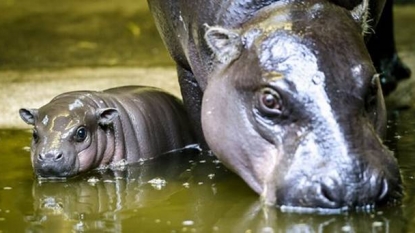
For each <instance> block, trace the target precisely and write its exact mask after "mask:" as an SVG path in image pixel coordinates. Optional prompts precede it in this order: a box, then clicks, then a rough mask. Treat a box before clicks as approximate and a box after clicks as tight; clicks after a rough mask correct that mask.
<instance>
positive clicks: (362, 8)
mask: <svg viewBox="0 0 415 233" xmlns="http://www.w3.org/2000/svg"><path fill="white" fill-rule="evenodd" d="M350 13H351V14H352V16H353V18H354V19H355V20H356V21H357V22H358V23H360V24H361V25H362V34H366V33H367V32H368V30H369V24H368V18H369V0H363V1H362V2H361V3H360V4H359V5H357V6H356V7H355V8H353V10H352V11H351V12H350Z"/></svg>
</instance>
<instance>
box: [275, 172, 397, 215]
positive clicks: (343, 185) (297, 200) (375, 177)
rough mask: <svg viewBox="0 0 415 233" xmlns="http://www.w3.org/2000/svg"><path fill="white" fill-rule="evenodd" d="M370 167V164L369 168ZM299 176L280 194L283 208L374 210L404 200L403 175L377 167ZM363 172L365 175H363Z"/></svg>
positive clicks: (286, 183) (286, 181) (285, 184)
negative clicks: (401, 179)
mask: <svg viewBox="0 0 415 233" xmlns="http://www.w3.org/2000/svg"><path fill="white" fill-rule="evenodd" d="M366 165H367V164H366ZM362 167H365V166H364V165H362V164H360V166H358V167H353V168H352V167H350V168H345V167H339V166H338V165H337V169H332V170H330V171H328V170H326V171H322V170H319V169H315V170H314V171H312V172H311V174H307V172H304V171H302V172H299V173H297V174H294V175H292V176H290V177H289V178H288V179H285V180H284V185H282V186H281V187H280V188H279V189H277V190H276V192H277V195H276V196H277V204H278V205H280V206H302V207H311V208H315V207H319V208H329V209H339V208H349V207H357V208H373V207H374V206H375V205H384V204H388V203H393V202H394V201H396V200H399V199H400V198H401V195H402V194H401V190H402V187H401V186H400V185H399V184H400V176H399V171H398V170H396V171H393V172H391V171H390V170H387V169H385V168H384V167H382V166H380V165H378V164H376V165H367V167H366V168H362ZM362 170H363V171H362Z"/></svg>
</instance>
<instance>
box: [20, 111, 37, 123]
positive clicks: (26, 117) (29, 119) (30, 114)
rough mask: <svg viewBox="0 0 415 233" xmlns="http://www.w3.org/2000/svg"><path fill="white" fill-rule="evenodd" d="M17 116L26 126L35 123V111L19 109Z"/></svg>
mask: <svg viewBox="0 0 415 233" xmlns="http://www.w3.org/2000/svg"><path fill="white" fill-rule="evenodd" d="M19 115H20V117H21V118H22V120H23V121H24V122H26V124H28V125H35V121H36V118H37V115H38V110H37V109H26V108H21V109H19Z"/></svg>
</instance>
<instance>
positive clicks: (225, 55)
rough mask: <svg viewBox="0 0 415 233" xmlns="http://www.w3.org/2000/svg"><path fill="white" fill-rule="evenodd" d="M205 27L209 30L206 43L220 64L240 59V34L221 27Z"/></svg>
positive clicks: (206, 34)
mask: <svg viewBox="0 0 415 233" xmlns="http://www.w3.org/2000/svg"><path fill="white" fill-rule="evenodd" d="M205 27H206V28H207V31H206V33H205V40H206V43H207V45H208V46H209V48H210V49H211V50H212V52H213V53H214V54H215V56H216V59H217V60H218V61H219V62H221V63H226V62H230V61H233V60H235V59H236V58H238V57H239V55H240V54H241V51H242V40H241V36H240V35H239V34H238V33H236V32H234V31H231V30H228V29H225V28H221V27H209V26H208V25H206V24H205Z"/></svg>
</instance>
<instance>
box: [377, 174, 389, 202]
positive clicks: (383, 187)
mask: <svg viewBox="0 0 415 233" xmlns="http://www.w3.org/2000/svg"><path fill="white" fill-rule="evenodd" d="M388 191H389V184H388V181H387V180H386V179H382V182H381V183H380V187H379V193H378V195H377V198H378V201H382V200H383V199H384V198H385V197H386V196H387V195H388Z"/></svg>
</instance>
